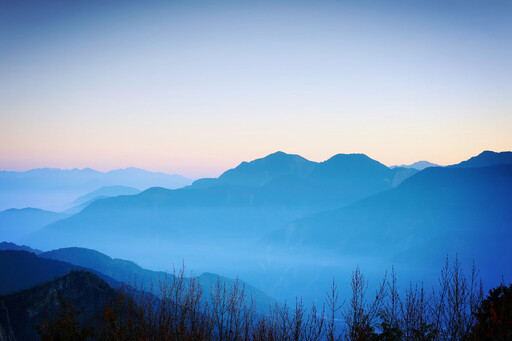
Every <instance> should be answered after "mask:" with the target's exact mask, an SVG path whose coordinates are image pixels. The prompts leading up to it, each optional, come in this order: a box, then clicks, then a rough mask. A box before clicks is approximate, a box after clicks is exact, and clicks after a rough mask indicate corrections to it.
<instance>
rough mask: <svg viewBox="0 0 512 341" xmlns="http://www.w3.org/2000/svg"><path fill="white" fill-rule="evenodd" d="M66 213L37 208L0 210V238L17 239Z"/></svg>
mask: <svg viewBox="0 0 512 341" xmlns="http://www.w3.org/2000/svg"><path fill="white" fill-rule="evenodd" d="M68 216H69V215H68V214H65V213H57V212H50V211H45V210H40V209H38V208H31V207H27V208H23V209H15V208H11V209H8V210H5V211H2V212H0V240H5V241H11V242H12V241H18V240H19V239H20V238H23V237H26V236H27V235H29V234H31V233H34V232H36V231H38V230H39V229H41V228H43V227H44V226H46V225H48V224H51V223H53V222H55V221H57V220H59V219H63V218H66V217H68Z"/></svg>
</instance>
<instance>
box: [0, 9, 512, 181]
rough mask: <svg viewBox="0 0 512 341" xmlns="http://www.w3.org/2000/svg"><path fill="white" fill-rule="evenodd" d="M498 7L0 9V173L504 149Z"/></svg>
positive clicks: (504, 16)
mask: <svg viewBox="0 0 512 341" xmlns="http://www.w3.org/2000/svg"><path fill="white" fill-rule="evenodd" d="M511 8H512V5H511V4H510V3H509V2H507V1H482V2H478V1H476V2H471V1H469V2H468V1H453V2H445V1H432V2H428V3H414V4H413V3H408V2H401V1H390V2H386V5H384V4H383V3H381V2H379V1H369V2H365V3H361V2H359V1H346V2H337V1H329V0H325V1H318V2H313V3H310V2H302V1H296V2H293V1H282V2H265V1H264V2H258V3H257V4H255V3H253V2H245V1H240V2H232V1H220V2H215V3H211V2H203V1H197V2H163V1H162V2H160V1H154V2H151V4H147V3H146V4H144V3H136V2H133V3H132V2H112V3H110V4H109V5H105V4H103V2H100V1H91V2H87V3H85V4H78V3H74V2H66V1H56V2H52V3H51V4H45V3H42V2H39V1H26V2H4V3H2V4H0V169H2V170H16V171H23V170H28V169H34V168H43V167H50V168H63V169H72V168H87V167H88V168H92V169H96V170H99V171H108V170H112V169H119V168H126V167H137V168H143V169H146V170H150V171H160V172H165V173H175V174H180V175H183V176H186V177H189V178H193V179H197V178H201V177H215V176H218V175H220V174H221V173H222V172H223V171H225V170H227V169H229V168H233V167H236V166H237V165H238V164H239V163H240V162H242V161H250V160H253V159H256V158H261V157H264V156H266V155H268V154H270V153H273V152H276V151H278V150H281V151H284V152H286V153H290V154H299V155H301V156H303V157H305V158H307V159H309V160H312V161H317V162H319V161H324V160H326V159H328V158H329V157H331V156H333V155H335V154H338V153H364V154H366V155H368V156H369V157H371V158H373V159H375V160H377V161H379V162H382V163H383V164H385V165H387V166H391V165H401V164H411V163H414V162H416V161H420V160H427V161H430V162H433V163H437V164H441V165H448V164H454V163H458V162H460V161H463V160H466V159H468V158H470V157H472V156H475V155H477V154H479V153H481V152H482V151H484V150H493V151H497V152H499V151H506V150H512V134H511V133H510V132H512V96H510V94H512V62H511V61H512V10H511Z"/></svg>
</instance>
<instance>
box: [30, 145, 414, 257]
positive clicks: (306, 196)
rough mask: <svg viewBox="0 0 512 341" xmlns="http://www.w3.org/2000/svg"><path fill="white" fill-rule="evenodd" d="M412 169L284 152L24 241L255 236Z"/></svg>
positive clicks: (56, 243) (352, 157) (96, 209)
mask: <svg viewBox="0 0 512 341" xmlns="http://www.w3.org/2000/svg"><path fill="white" fill-rule="evenodd" d="M415 172H416V171H415V170H410V169H402V168H395V169H390V168H388V167H386V166H384V165H383V164H381V163H379V162H377V161H375V160H372V159H370V158H369V157H367V156H365V155H362V154H339V155H336V156H333V157H332V158H330V159H329V160H327V161H324V162H321V163H315V162H311V161H308V160H306V159H304V158H302V157H300V156H298V155H289V154H285V153H282V152H278V153H274V154H271V155H269V156H267V157H265V158H262V159H257V160H254V161H252V162H249V163H247V162H244V163H242V164H240V165H239V166H238V167H236V168H234V169H232V170H228V171H226V172H225V173H224V174H222V175H221V176H220V177H219V178H218V179H203V180H198V181H196V182H194V184H192V186H189V187H185V188H181V189H176V190H168V189H163V188H151V189H148V190H146V191H144V192H142V193H140V194H138V195H135V196H120V197H115V198H106V199H100V200H97V201H95V202H93V203H92V204H90V205H89V206H88V207H86V208H85V209H83V210H82V211H81V212H79V213H78V214H75V215H74V216H72V217H70V218H68V219H64V220H61V221H58V222H55V223H53V224H50V225H49V226H47V227H45V228H44V229H42V230H41V231H39V232H37V233H36V234H34V235H33V236H31V237H30V238H28V239H27V240H26V241H27V242H28V244H30V245H33V246H35V247H39V248H43V249H44V248H46V249H49V248H58V247H64V246H68V245H78V246H86V247H92V248H97V249H102V248H103V247H104V245H99V244H97V243H95V241H100V242H101V240H102V238H100V235H99V234H101V235H102V236H105V235H106V236H109V238H121V239H122V238H142V239H147V238H148V237H155V238H164V239H166V238H167V239H169V238H172V239H183V238H185V239H190V240H196V241H197V240H203V239H204V238H210V237H215V238H239V237H242V238H260V237H262V236H264V235H265V234H266V233H268V232H271V231H273V230H275V229H277V228H279V227H281V226H282V225H284V224H286V223H287V222H289V221H291V220H293V219H297V218H301V217H304V216H307V215H309V214H313V213H316V212H320V211H323V210H327V209H333V208H336V207H340V206H343V205H347V204H350V203H353V202H356V201H357V200H360V199H362V198H365V197H367V196H369V195H372V194H375V193H378V192H381V191H384V190H387V189H391V188H393V187H394V186H396V185H398V184H399V183H400V182H401V181H403V180H404V179H406V178H407V177H409V176H411V175H413V174H414V173H415Z"/></svg>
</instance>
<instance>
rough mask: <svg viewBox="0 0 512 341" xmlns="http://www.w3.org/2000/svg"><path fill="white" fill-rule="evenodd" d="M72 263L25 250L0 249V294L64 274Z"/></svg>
mask: <svg viewBox="0 0 512 341" xmlns="http://www.w3.org/2000/svg"><path fill="white" fill-rule="evenodd" d="M72 269H77V266H74V265H73V264H70V263H66V262H62V261H58V260H52V259H44V258H40V257H38V256H36V255H35V254H33V253H30V252H26V251H14V250H8V251H0V273H1V274H2V280H1V281H0V295H5V294H10V293H13V292H16V291H20V290H25V289H27V288H30V287H32V286H34V285H37V284H40V283H44V282H47V281H50V280H53V279H55V278H56V277H59V276H64V275H66V274H67V273H69V272H70V271H71V270H72Z"/></svg>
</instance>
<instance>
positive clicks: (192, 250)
mask: <svg viewBox="0 0 512 341" xmlns="http://www.w3.org/2000/svg"><path fill="white" fill-rule="evenodd" d="M511 154H512V153H510V152H503V153H495V152H490V151H486V152H483V153H481V154H480V155H478V156H475V157H473V158H471V159H469V160H467V161H463V162H461V163H459V164H456V165H452V166H446V167H427V168H425V169H423V170H421V171H418V170H416V169H413V168H403V167H395V168H389V167H386V166H384V165H383V164H381V163H379V162H377V161H375V160H372V159H371V158H369V157H368V156H366V155H363V154H338V155H335V156H333V157H331V158H330V159H328V160H326V161H324V162H312V161H309V160H307V159H305V158H303V157H301V156H299V155H292V154H286V153H283V152H277V153H274V154H270V155H268V156H266V157H264V158H261V159H257V160H253V161H251V162H242V163H241V164H240V165H239V166H238V167H235V168H233V169H231V170H228V171H226V172H225V173H223V174H222V175H221V176H219V177H218V178H214V179H213V178H212V179H200V180H197V181H195V182H194V183H192V184H191V185H190V186H186V187H183V188H179V189H174V190H170V189H165V188H159V187H154V188H150V189H148V190H145V191H143V192H141V193H138V194H136V195H121V196H116V197H110V198H97V199H96V200H93V201H92V202H91V203H90V204H88V205H87V206H86V207H84V208H83V209H82V210H81V211H80V212H78V213H76V214H74V215H72V216H71V217H68V218H64V219H60V220H57V221H55V222H53V223H50V224H49V225H47V226H45V227H43V228H42V229H40V230H39V231H36V232H34V233H33V234H31V235H30V236H28V237H26V238H23V239H22V241H23V242H24V243H25V244H27V245H30V246H32V247H37V248H40V249H43V250H49V249H56V248H67V247H69V246H80V247H84V248H90V249H96V250H99V251H101V252H105V253H109V254H112V255H116V257H120V258H129V259H134V260H136V261H137V262H138V263H139V264H141V265H143V266H146V267H151V268H158V269H166V268H167V269H168V266H169V263H170V262H171V263H172V261H174V262H176V261H181V259H185V261H186V263H187V265H188V266H189V267H191V268H193V269H195V270H196V271H197V270H200V271H201V272H202V271H214V272H217V273H222V274H228V275H229V276H232V277H233V276H235V275H236V274H239V275H240V276H242V277H243V278H245V279H247V280H248V281H249V282H251V283H254V284H255V285H256V286H257V287H260V288H262V289H263V290H264V291H266V292H268V293H269V294H271V295H272V296H275V297H278V298H280V299H284V298H290V297H293V296H288V295H295V292H299V291H298V290H296V291H294V290H293V289H294V288H295V287H294V286H297V285H299V284H301V285H304V286H303V287H302V289H303V290H308V291H309V292H314V291H315V290H316V289H318V288H319V286H318V285H319V284H318V281H321V280H323V279H325V278H323V277H322V276H324V275H326V274H329V276H331V277H332V274H333V273H335V272H336V271H338V270H336V269H338V268H337V266H338V265H336V264H344V266H345V268H344V269H346V268H348V267H349V266H350V267H351V270H353V267H355V265H356V264H361V263H360V262H365V259H366V260H367V259H373V260H378V261H379V262H381V263H379V266H378V268H379V269H382V267H390V266H391V265H392V264H401V265H402V266H403V265H404V264H407V265H408V267H409V268H411V269H419V268H422V267H424V268H425V269H426V268H427V267H428V268H432V267H434V268H436V269H438V268H439V267H440V264H442V263H443V259H444V258H445V257H446V256H447V255H450V256H452V257H453V256H454V255H455V254H459V255H460V258H461V259H463V260H464V262H465V264H469V263H471V261H472V259H475V261H476V262H477V264H478V265H479V267H480V268H481V269H482V274H483V276H484V279H486V280H488V281H495V279H496V277H499V276H501V275H504V276H505V277H507V276H512V269H510V266H509V265H508V263H507V259H510V258H512V255H511V254H510V252H509V251H508V247H507V243H508V242H509V241H510V240H511V232H510V231H511V228H512V227H511V226H510V221H512V219H511V218H512V216H511V214H510V211H511V210H510V209H509V206H510V202H512V197H511V193H512V184H511V183H512V180H511V179H512V169H511V167H512V166H511V164H512V163H511V159H512V158H511V157H510V155H511ZM0 237H1V236H0ZM488 245H493V247H492V248H489V247H488ZM368 264H369V263H368ZM306 265H307V266H306ZM375 266H376V267H377V265H375ZM306 268H307V269H306ZM317 269H320V270H321V271H322V274H319V273H317ZM351 270H350V271H351ZM344 271H345V270H344ZM345 273H346V272H344V274H345ZM324 277H325V276H324ZM277 288H279V289H277ZM317 292H320V290H318V291H317ZM313 298H314V297H313Z"/></svg>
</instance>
